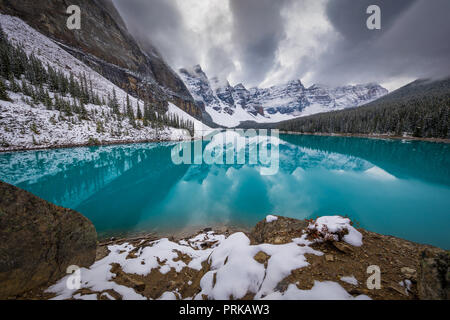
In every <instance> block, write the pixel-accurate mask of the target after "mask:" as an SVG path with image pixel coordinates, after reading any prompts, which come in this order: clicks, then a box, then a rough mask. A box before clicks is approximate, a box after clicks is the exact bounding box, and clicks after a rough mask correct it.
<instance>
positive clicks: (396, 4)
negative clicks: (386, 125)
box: [313, 0, 450, 84]
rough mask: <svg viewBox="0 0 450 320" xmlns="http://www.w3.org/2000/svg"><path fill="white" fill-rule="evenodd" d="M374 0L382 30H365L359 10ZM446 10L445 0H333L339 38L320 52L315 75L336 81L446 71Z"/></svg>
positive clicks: (330, 11)
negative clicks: (322, 52)
mask: <svg viewBox="0 0 450 320" xmlns="http://www.w3.org/2000/svg"><path fill="white" fill-rule="evenodd" d="M372 2H375V3H378V5H379V6H380V8H381V21H382V28H381V30H368V29H367V28H366V27H365V21H366V20H365V19H366V18H367V16H368V15H365V16H361V13H362V12H365V11H362V9H363V8H364V6H368V5H369V4H371V3H372ZM448 12H450V1H447V0H433V1H426V0H402V1H388V0H384V1H372V0H363V1H358V5H355V1H349V0H341V1H331V2H329V5H328V8H327V15H328V17H329V20H330V21H331V23H332V24H333V26H334V27H335V29H336V30H337V31H338V32H339V34H340V35H341V37H342V38H341V39H340V40H339V41H337V42H336V44H335V46H333V47H332V48H330V50H328V51H327V52H325V53H324V54H323V55H322V56H321V57H320V60H321V61H322V63H321V64H320V65H319V66H318V68H317V69H316V70H315V71H314V77H313V79H314V80H315V81H326V82H329V83H333V84H339V83H351V82H369V81H377V82H386V81H389V80H392V79H395V78H411V79H415V78H421V77H432V78H433V77H434V78H436V77H443V76H448V75H449V74H450V44H449V41H448V38H449V36H450V19H448ZM358 25H359V27H358Z"/></svg>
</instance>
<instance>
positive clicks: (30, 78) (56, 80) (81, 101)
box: [0, 26, 194, 135]
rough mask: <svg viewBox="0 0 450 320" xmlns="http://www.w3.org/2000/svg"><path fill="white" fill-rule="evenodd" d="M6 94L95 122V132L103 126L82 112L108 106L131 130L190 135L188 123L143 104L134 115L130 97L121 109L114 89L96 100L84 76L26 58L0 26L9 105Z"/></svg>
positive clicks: (1, 79) (0, 90) (1, 77)
mask: <svg viewBox="0 0 450 320" xmlns="http://www.w3.org/2000/svg"><path fill="white" fill-rule="evenodd" d="M8 90H10V91H12V92H15V93H18V92H21V93H22V94H23V95H24V96H26V97H29V98H25V102H27V103H28V104H30V105H31V106H34V105H37V104H39V103H42V104H43V105H44V106H45V107H46V108H47V109H49V110H58V111H60V112H62V113H64V114H65V115H67V116H72V115H74V114H77V115H78V116H79V118H80V119H81V120H94V121H97V131H102V128H103V124H102V123H101V121H100V120H97V119H96V114H95V112H89V111H88V110H87V109H86V105H87V104H93V105H97V106H102V105H107V106H109V107H110V109H111V115H113V117H115V118H116V120H119V121H121V120H124V119H128V121H129V122H130V124H131V125H132V126H133V127H134V128H138V127H139V126H140V123H142V125H143V126H151V127H152V128H157V129H163V128H164V127H165V126H169V127H174V128H182V129H187V130H188V131H189V132H190V133H191V135H193V132H194V124H193V122H192V121H189V120H183V119H180V118H179V117H178V116H177V115H173V114H169V115H167V114H163V113H161V112H157V111H156V108H155V107H154V106H153V105H151V104H149V103H148V102H147V101H145V100H144V102H143V104H142V105H141V104H140V103H139V102H138V103H137V105H136V110H137V111H136V112H135V111H134V108H133V106H132V103H131V102H130V97H129V96H127V98H126V101H125V105H122V104H121V103H120V102H119V100H118V99H117V95H116V92H115V90H114V89H113V91H112V92H111V93H108V96H107V98H106V100H105V98H104V97H99V95H98V93H97V92H96V91H95V90H94V86H93V83H92V80H91V79H87V77H86V74H84V73H83V74H80V75H79V76H78V77H77V78H76V77H75V76H74V74H73V72H70V75H69V76H67V75H66V74H64V73H63V72H62V71H60V70H55V69H54V68H52V67H51V66H50V65H46V66H45V65H44V64H43V63H42V62H41V61H40V60H39V59H38V58H37V57H36V56H35V55H34V53H32V54H30V55H27V54H26V52H25V50H24V49H23V47H22V46H21V45H14V44H12V43H11V42H10V41H9V39H8V37H7V35H6V34H5V32H4V31H3V29H2V28H1V26H0V100H5V101H11V99H10V97H9V95H8ZM50 93H52V95H53V98H52V95H51V94H50ZM136 120H141V122H138V121H136Z"/></svg>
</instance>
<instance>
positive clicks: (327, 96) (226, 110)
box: [179, 65, 388, 126]
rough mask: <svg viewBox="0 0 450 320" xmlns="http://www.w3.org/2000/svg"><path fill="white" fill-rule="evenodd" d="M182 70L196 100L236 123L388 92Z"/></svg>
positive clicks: (334, 106) (347, 103)
mask: <svg viewBox="0 0 450 320" xmlns="http://www.w3.org/2000/svg"><path fill="white" fill-rule="evenodd" d="M179 73H180V75H181V77H182V79H183V80H184V82H185V84H186V86H187V87H188V88H189V90H190V91H191V94H192V96H193V97H194V99H195V100H197V101H200V102H202V103H203V104H204V105H205V109H206V111H207V112H208V113H210V115H211V116H212V118H213V120H215V121H217V122H218V123H219V124H221V125H225V126H234V125H237V124H239V122H240V121H246V120H250V121H251V120H253V121H256V122H277V121H280V120H287V119H291V118H294V117H299V116H303V115H310V114H313V113H318V112H326V111H333V110H339V109H344V108H349V107H356V106H360V105H363V104H366V103H368V102H370V101H373V100H375V99H377V98H379V97H381V96H383V95H385V94H386V93H387V92H388V91H387V90H386V89H385V88H383V87H381V86H380V85H378V84H373V83H372V84H364V85H354V86H342V87H336V88H331V87H327V86H323V85H313V86H311V87H309V88H306V87H305V86H304V85H303V84H302V82H301V81H300V80H292V81H289V82H288V83H286V84H283V85H278V86H273V87H270V88H250V89H247V88H246V87H245V86H244V85H243V84H238V85H236V86H234V87H233V86H231V85H230V84H229V83H228V81H221V80H220V79H218V78H211V79H208V77H207V75H206V74H205V73H204V72H203V70H202V68H201V67H200V66H199V65H197V66H194V67H193V68H184V69H180V70H179Z"/></svg>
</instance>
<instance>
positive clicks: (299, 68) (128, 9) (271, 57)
mask: <svg viewBox="0 0 450 320" xmlns="http://www.w3.org/2000/svg"><path fill="white" fill-rule="evenodd" d="M113 1H114V3H115V5H116V7H117V8H118V10H119V12H120V13H121V15H122V16H123V18H124V20H125V22H126V24H127V26H128V28H129V29H130V31H131V32H132V33H133V34H135V35H136V36H137V37H139V38H140V39H147V40H149V42H151V43H152V44H153V45H154V46H155V47H156V48H157V49H158V51H159V52H160V53H161V55H162V56H163V57H164V59H165V60H166V61H167V62H168V63H169V64H170V65H171V66H172V67H173V68H174V69H179V68H181V67H190V66H192V65H194V64H197V63H198V64H200V65H201V66H202V67H203V69H204V70H205V72H206V73H207V74H208V75H209V76H210V77H212V76H219V77H222V78H227V79H228V80H229V81H230V82H231V83H232V84H237V83H239V82H242V83H244V84H245V85H246V86H248V87H249V86H253V85H262V86H270V85H274V84H280V83H285V82H287V81H289V80H292V79H302V80H303V81H304V82H305V84H306V85H311V84H313V83H323V84H330V85H344V84H350V83H367V82H378V83H381V84H384V85H386V86H387V87H388V89H395V88H396V87H398V86H400V85H403V84H405V83H406V82H408V81H411V80H414V79H417V78H422V77H442V76H448V75H450V44H449V41H448V38H450V19H449V18H448V13H449V12H450V1H448V0H433V1H429V0H396V1H392V0H357V1H355V0H208V1H207V0H113ZM372 4H376V5H378V6H380V8H381V30H369V29H367V27H366V20H367V17H368V14H367V13H366V9H367V7H368V6H369V5H372Z"/></svg>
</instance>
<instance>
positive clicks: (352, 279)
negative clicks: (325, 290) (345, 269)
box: [341, 276, 358, 286]
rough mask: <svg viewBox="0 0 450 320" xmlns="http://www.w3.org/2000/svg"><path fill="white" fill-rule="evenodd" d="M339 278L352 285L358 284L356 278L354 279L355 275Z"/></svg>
mask: <svg viewBox="0 0 450 320" xmlns="http://www.w3.org/2000/svg"><path fill="white" fill-rule="evenodd" d="M341 280H342V281H344V282H347V283H349V284H352V285H354V286H356V285H358V280H356V278H355V276H346V277H341Z"/></svg>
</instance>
